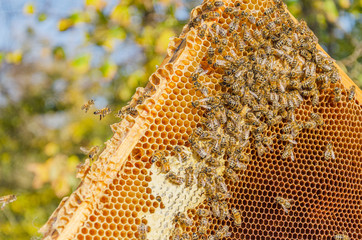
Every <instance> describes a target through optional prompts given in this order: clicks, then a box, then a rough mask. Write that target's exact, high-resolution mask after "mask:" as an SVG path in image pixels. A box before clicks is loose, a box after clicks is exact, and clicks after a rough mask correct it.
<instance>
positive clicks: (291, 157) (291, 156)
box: [290, 150, 294, 162]
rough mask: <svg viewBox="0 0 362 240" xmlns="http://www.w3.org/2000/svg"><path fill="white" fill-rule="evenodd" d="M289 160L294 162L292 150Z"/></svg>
mask: <svg viewBox="0 0 362 240" xmlns="http://www.w3.org/2000/svg"><path fill="white" fill-rule="evenodd" d="M290 159H291V160H292V161H293V162H294V153H293V150H292V153H291V154H290Z"/></svg>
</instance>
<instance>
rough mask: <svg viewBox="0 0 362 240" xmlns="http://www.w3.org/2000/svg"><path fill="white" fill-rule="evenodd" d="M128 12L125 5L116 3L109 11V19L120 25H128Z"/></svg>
mask: <svg viewBox="0 0 362 240" xmlns="http://www.w3.org/2000/svg"><path fill="white" fill-rule="evenodd" d="M129 19H130V14H129V11H128V7H127V6H122V5H117V6H115V7H114V8H113V10H112V13H111V20H112V21H114V22H116V23H118V24H120V25H122V26H127V25H129V23H130V22H129Z"/></svg>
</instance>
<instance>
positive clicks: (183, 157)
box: [173, 146, 189, 163]
mask: <svg viewBox="0 0 362 240" xmlns="http://www.w3.org/2000/svg"><path fill="white" fill-rule="evenodd" d="M173 150H174V152H175V153H176V154H177V157H178V160H179V161H180V163H181V162H186V161H187V159H188V158H189V155H188V154H187V153H185V152H184V151H183V150H182V149H181V147H180V146H175V147H174V149H173Z"/></svg>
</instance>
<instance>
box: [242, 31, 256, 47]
mask: <svg viewBox="0 0 362 240" xmlns="http://www.w3.org/2000/svg"><path fill="white" fill-rule="evenodd" d="M243 40H244V41H245V42H247V43H249V45H250V46H252V47H253V46H254V47H255V46H257V45H258V42H257V41H256V40H255V39H254V38H253V37H252V36H251V34H250V32H249V30H247V29H246V27H244V34H243Z"/></svg>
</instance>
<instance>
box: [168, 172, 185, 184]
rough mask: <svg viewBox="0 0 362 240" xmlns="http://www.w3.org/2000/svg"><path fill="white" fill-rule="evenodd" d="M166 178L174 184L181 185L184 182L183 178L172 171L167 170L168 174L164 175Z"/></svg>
mask: <svg viewBox="0 0 362 240" xmlns="http://www.w3.org/2000/svg"><path fill="white" fill-rule="evenodd" d="M166 179H167V180H168V181H169V182H170V183H172V184H175V185H181V184H183V183H184V181H185V179H184V178H183V177H181V176H178V175H176V174H175V173H174V172H172V171H169V172H168V174H167V175H166Z"/></svg>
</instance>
